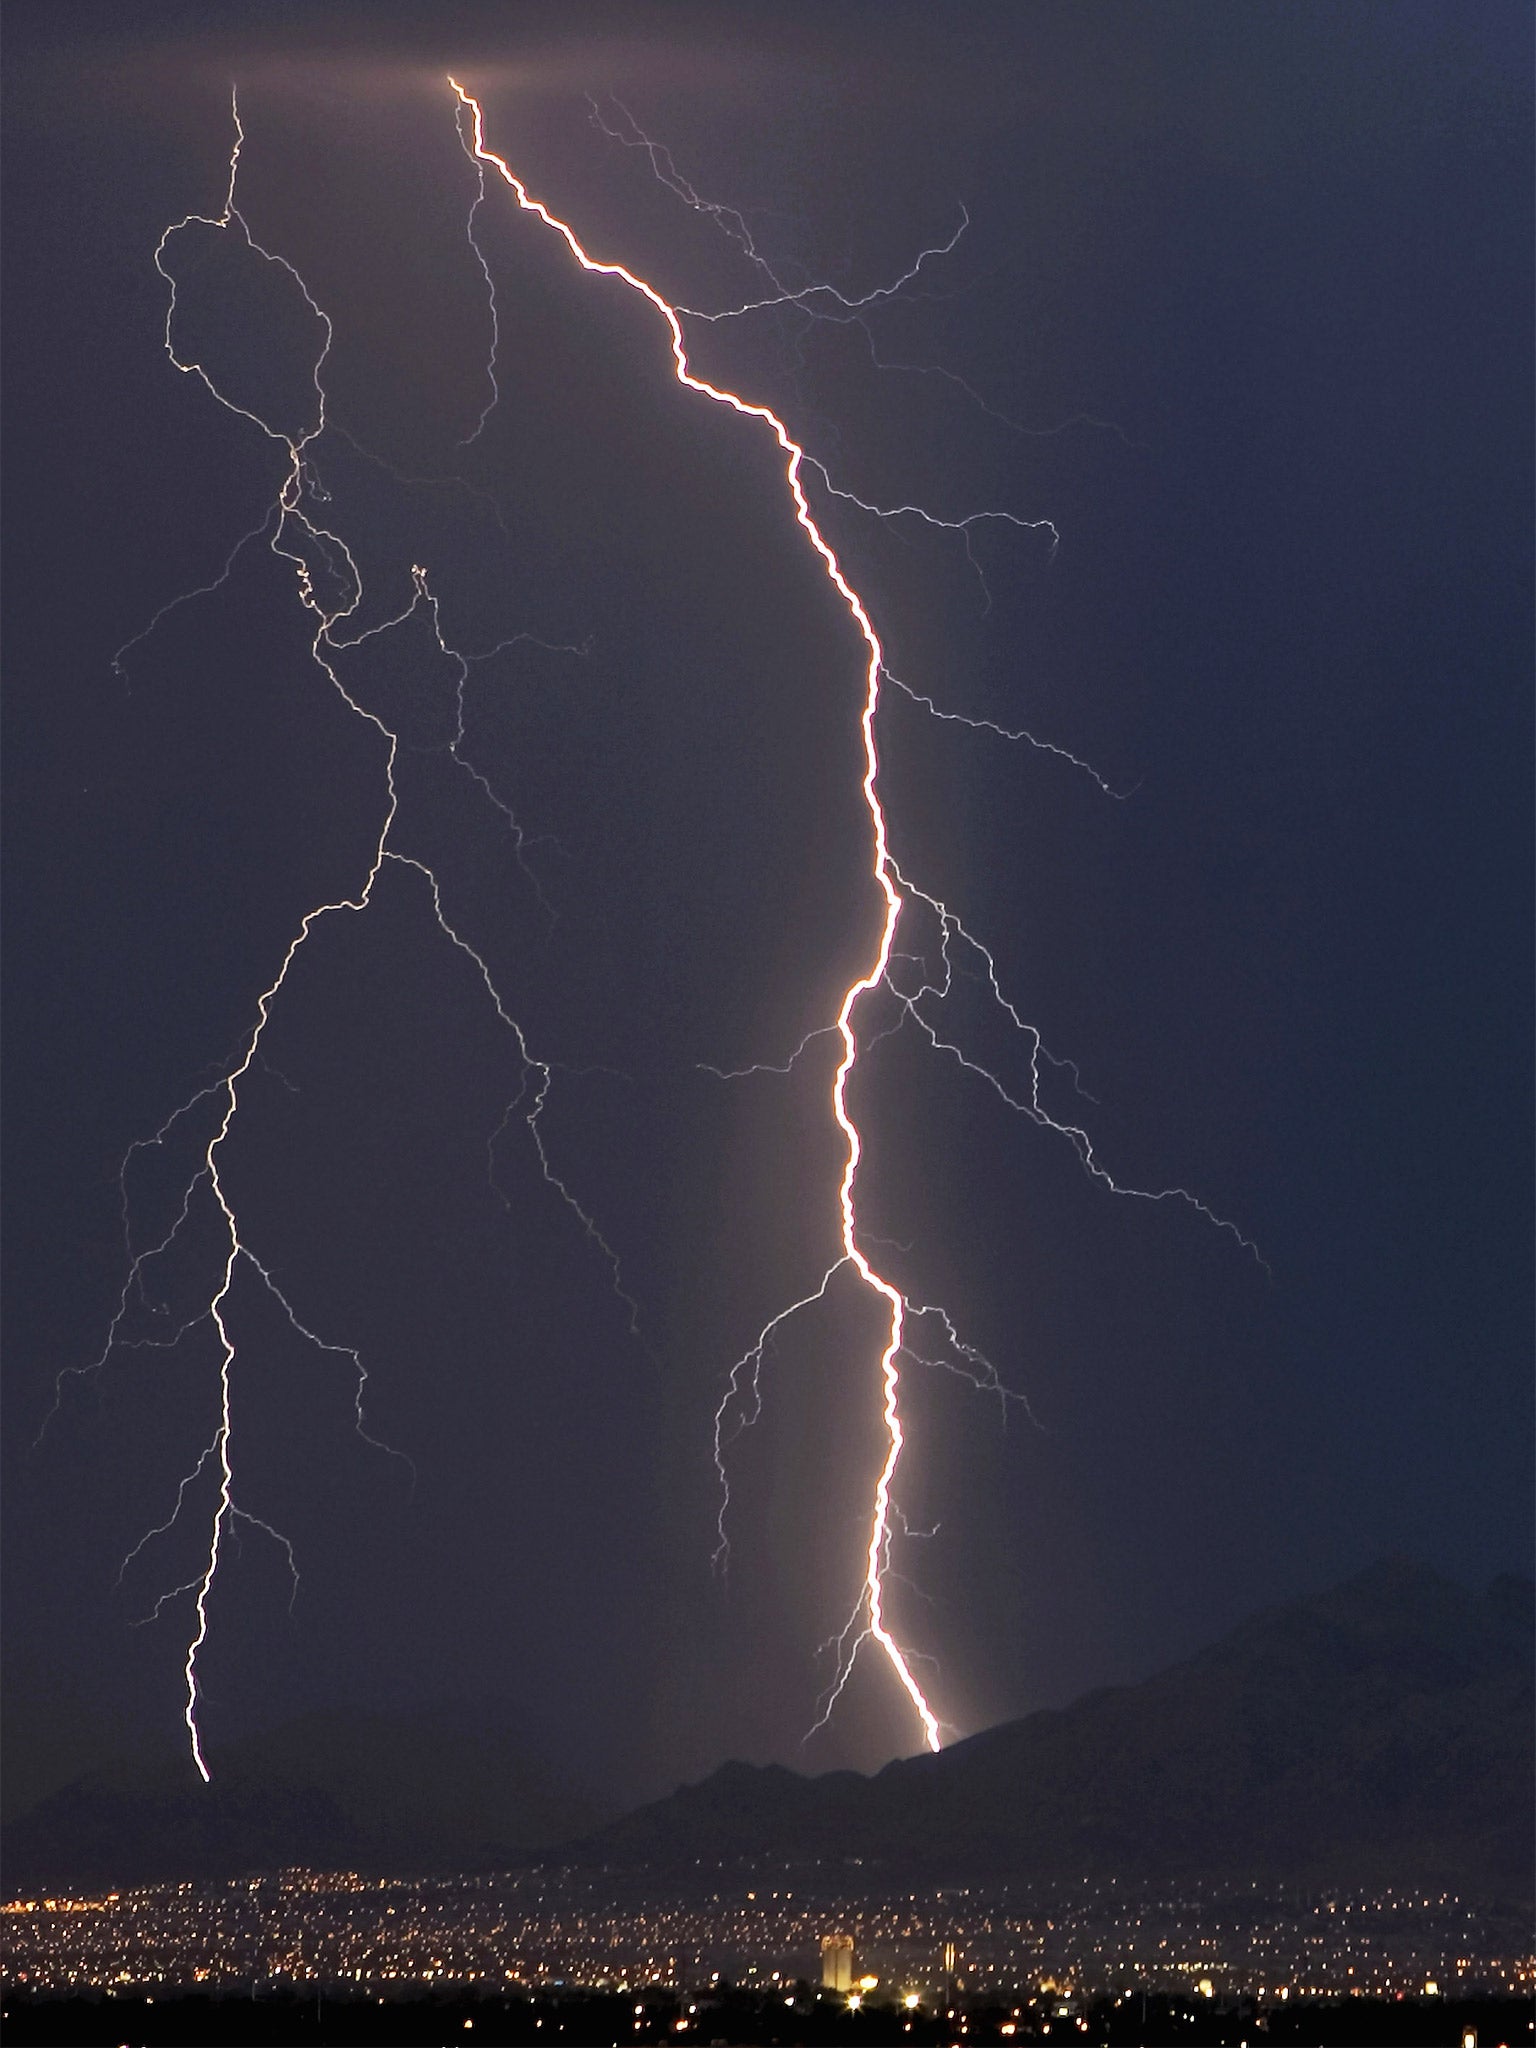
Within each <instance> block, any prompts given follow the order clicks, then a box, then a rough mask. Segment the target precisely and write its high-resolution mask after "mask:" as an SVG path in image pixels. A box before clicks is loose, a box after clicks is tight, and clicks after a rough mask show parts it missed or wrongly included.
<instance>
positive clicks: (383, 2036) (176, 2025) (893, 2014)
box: [5, 1986, 1532, 2048]
mask: <svg viewBox="0 0 1536 2048" xmlns="http://www.w3.org/2000/svg"><path fill="white" fill-rule="evenodd" d="M1468 2030H1471V2031H1472V2032H1473V2034H1474V2035H1475V2039H1476V2041H1477V2043H1478V2048H1517V2044H1519V2043H1522V2042H1527V2041H1529V2040H1530V2039H1531V2036H1532V2022H1531V2019H1530V2007H1529V2004H1528V2002H1526V2001H1522V2000H1515V1999H1507V1998H1505V1999H1495V1998H1484V1999H1465V2000H1440V1999H1422V2000H1400V2001H1390V2002H1384V2001H1380V2000H1372V1999H1352V2000H1348V2001H1342V2002H1340V2001H1334V2002H1328V2003H1301V2004H1297V2005H1294V2006H1292V2005H1289V2004H1287V2005H1284V2006H1281V2005H1271V2006H1267V2007H1266V2006H1257V2005H1255V2004H1253V2003H1252V2002H1249V2001H1245V2002H1243V2003H1240V2004H1223V2005H1220V2006H1217V2005H1213V2004H1212V2003H1211V2002H1210V2001H1202V2000H1200V1999H1198V1998H1197V1999H1194V2000H1189V1999H1183V1998H1173V1997H1166V1996H1156V1995H1154V1996H1147V1997H1137V1996H1130V1997H1119V1998H1103V1999H1099V2000H1097V2001H1095V2002H1094V2003H1092V2004H1084V2005H1079V2004H1077V2003H1076V2002H1075V2001H1073V2002H1071V2004H1070V2006H1068V2005H1067V2004H1064V2003H1063V2002H1061V2001H1058V2000H1036V2001H1034V2002H1032V2003H1029V2004H1023V2005H1017V2006H1003V2005H985V2006H967V2007H956V2006H951V2007H949V2008H945V2007H943V2006H939V2007H937V2008H935V2007H932V2006H930V2007H928V2008H926V2009H919V2010H917V2011H909V2010H907V2009H906V2008H905V2007H902V2006H898V2005H882V2004H880V2003H879V2002H877V2001H871V2002H870V2003H869V2004H868V2005H863V2006H860V2007H858V2008H856V2009H852V2010H850V2008H849V2005H848V2002H847V2001H846V2000H845V1999H842V1998H839V1997H832V1996H830V1995H827V1994H821V1993H817V1992H813V1991H811V1990H810V1989H809V1988H808V1987H805V1986H801V1987H799V1989H798V1991H797V1993H796V1994H795V1995H793V1996H792V1997H788V1998H785V1997H779V1996H777V1995H775V1996H774V1997H771V1998H770V1997H767V1996H764V1995H761V1994H755V1993H751V1992H739V1991H731V1990H721V1991H717V1992H715V1993H713V1994H711V1995H710V1996H708V1997H705V1998H701V1999H695V2000H692V2001H690V2000H689V1999H688V1998H687V1997H686V1996H683V1997H677V1998H666V1997H663V1998H657V1997H655V1996H654V1995H652V1996H648V1997H647V1998H646V1999H644V2000H643V2001H641V2002H639V2003H637V2002H636V2001H635V2000H634V1999H633V1998H631V1997H627V1996H626V1997H617V1996H613V1995H609V1996H600V1995H593V1994H591V1993H580V1994H574V1995H568V1996H563V1997H547V1998H537V1999H534V1998H530V1999H502V1998H493V1999H481V2000H473V2001H471V2000H465V1999H455V1998H446V1997H445V1998H435V1999H430V2000H426V1999H414V2000H399V2001H390V2002H389V2003H383V2002H380V2003H375V2002H374V2001H372V2000H370V1999H356V2000H350V2001H349V2000H346V1999H329V2000H327V1999H314V1998H298V1997H295V1996H291V1995H286V1994H285V1995H281V1996H278V1997H268V1996H263V1997H262V1998H261V1999H259V2000H256V1999H251V1998H244V1999H235V1998H224V1999H210V1998H203V1997H183V1998H174V1999H170V2000H161V2001H157V2002H151V2001H147V2000H145V1999H143V1998H141V1997H127V1996H124V1997H118V1998H100V1999H90V2000H87V1999H57V2000H38V2001H37V2002H35V2003H32V2002H27V2001H22V2000H16V1999H7V2000H6V2003H5V2034H6V2040H7V2042H8V2043H9V2044H12V2048H30V2044H32V2043H37V2044H44V2043H57V2044H65V2043H69V2044H78V2048H97V2044H101V2048H109V2044H118V2048H159V2044H162V2043H163V2044H165V2048H171V2044H177V2048H181V2044H187V2048H201V2044H205V2043H206V2044H211V2043H215V2042H218V2043H226V2042H228V2043H242V2044H249V2048H266V2044H272V2048H279V2044H284V2043H288V2042H294V2043H300V2042H314V2043H337V2044H341V2043H350V2042H358V2043H364V2042H367V2043H374V2042H377V2043H380V2044H393V2048H425V2044H427V2043H437V2042H444V2043H446V2042H451V2041H452V2042H457V2041H462V2040H463V2039H464V2037H465V2035H466V2034H469V2035H471V2037H472V2038H473V2039H474V2040H475V2041H476V2042H481V2043H484V2042H507V2043H511V2042H517V2043H524V2042H527V2043H547V2042H548V2041H550V2040H551V2039H557V2040H561V2041H564V2042H567V2043H570V2044H571V2048H581V2044H589V2043H590V2044H594V2048H596V2044H600V2043H614V2044H617V2043H620V2042H657V2041H690V2040H696V2041H700V2042H708V2043H713V2044H721V2043H724V2044H729V2048H736V2044H740V2048H747V2044H755V2043H758V2042H762V2043H775V2044H784V2048H789V2044H794V2043H806V2044H811V2043H823V2042H825V2043H829V2044H832V2043H846V2044H848V2048H874V2044H876V2043H888V2042H901V2043H911V2044H913V2048H921V2044H925V2043H934V2042H946V2043H948V2042H958V2041H964V2042H965V2043H966V2044H967V2048H969V2044H971V2043H973V2042H974V2043H992V2042H996V2043H999V2044H1001V2043H1003V2042H1012V2041H1062V2040H1065V2041H1079V2042H1083V2043H1102V2044H1106V2048H1107V2044H1116V2048H1118V2044H1122V2043H1124V2044H1126V2048H1130V2044H1138V2048H1164V2044H1168V2048H1172V2044H1174V2043H1179V2044H1184V2048H1217V2044H1220V2048H1239V2044H1246V2043H1250V2042H1251V2043H1254V2044H1258V2043H1261V2042H1269V2043H1274V2044H1277V2048H1278V2044H1282V2043H1283V2044H1286V2048H1377V2044H1379V2048H1442V2044H1446V2048H1460V2044H1462V2043H1463V2041H1464V2040H1465V2039H1466V2035H1467V2031H1468Z"/></svg>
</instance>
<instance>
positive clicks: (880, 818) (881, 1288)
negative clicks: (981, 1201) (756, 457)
mask: <svg viewBox="0 0 1536 2048" xmlns="http://www.w3.org/2000/svg"><path fill="white" fill-rule="evenodd" d="M449 82H450V84H451V85H452V86H453V89H454V91H455V93H457V95H458V97H459V103H460V105H461V106H463V107H465V108H466V109H467V110H468V112H469V114H470V116H471V119H472V122H473V127H474V153H475V157H476V159H477V160H478V161H479V162H480V163H483V164H489V165H491V166H492V167H493V168H494V169H495V170H496V171H497V172H499V173H500V175H501V176H502V177H503V178H504V179H505V180H506V182H507V184H508V185H509V186H510V188H511V190H512V192H513V194H514V195H515V196H516V199H517V203H518V205H519V206H520V207H521V208H522V209H523V211H524V212H525V213H532V214H536V215H537V216H538V218H539V219H540V220H542V221H543V222H544V223H545V225H546V226H547V227H551V228H553V229H554V231H555V232H556V234H558V235H559V236H561V238H562V239H563V240H564V242H565V244H566V246H567V247H568V248H569V250H570V252H571V254H572V255H573V256H574V257H575V259H576V261H577V262H578V263H579V264H580V265H581V267H582V269H583V270H586V271H591V272H593V273H594V274H595V275H597V276H599V277H614V278H617V279H618V280H619V281H620V283H622V284H625V285H627V286H628V287H629V289H630V290H631V291H633V292H638V293H639V294H640V296H641V297H642V298H643V299H646V300H648V301H649V302H650V304H651V305H653V306H654V307H655V308H656V311H657V312H658V313H659V314H660V315H661V317H662V319H663V320H664V321H665V322H666V324H667V331H668V333H669V334H670V336H671V340H672V361H673V366H674V368H675V371H676V374H677V381H678V382H679V384H682V385H685V386H686V387H687V389H688V390H690V391H696V392H698V393H699V395H700V397H702V398H707V399H710V400H711V401H712V402H713V403H714V404H716V405H724V406H728V407H729V408H730V410H731V411H732V412H736V413H740V414H741V415H742V417H743V418H745V419H754V420H760V421H761V422H762V423H763V425H764V426H765V427H766V428H767V429H768V431H769V432H770V433H771V434H772V435H773V437H774V439H775V440H776V441H777V442H778V444H779V446H780V448H781V449H782V450H783V451H784V455H785V458H786V459H785V465H784V477H785V481H786V482H787V484H788V485H789V489H790V495H791V496H792V498H793V500H794V506H795V517H796V518H797V519H798V520H799V522H800V525H801V526H802V527H803V528H804V530H805V533H806V536H807V538H808V539H809V540H810V543H811V545H812V547H813V548H814V549H815V550H816V553H817V554H818V556H819V557H820V558H821V561H822V564H823V566H824V567H825V569H826V573H827V576H828V579H829V580H830V581H831V583H832V585H833V586H834V588H835V589H836V591H837V593H838V595H839V596H840V597H841V598H842V600H843V602H844V604H846V605H847V607H848V611H849V614H850V616H851V617H852V619H853V621H854V624H855V625H856V626H857V627H858V629H859V632H860V634H861V635H862V636H863V639H864V644H865V646H866V648H867V649H868V650H869V662H868V667H867V670H866V676H865V691H864V710H863V715H862V718H861V721H860V723H861V726H862V729H863V735H864V777H863V790H864V800H865V802H866V804H867V805H868V807H869V816H870V824H871V826H872V828H873V832H874V869H873V872H874V879H875V881H876V882H877V884H878V885H879V888H880V893H881V895H882V896H883V897H884V899H885V916H884V920H883V922H882V924H881V927H880V942H879V945H878V947H877V949H876V952H875V957H874V960H873V961H872V962H871V964H870V966H869V968H868V969H867V970H866V972H865V973H864V974H863V975H861V976H860V978H859V979H858V980H857V981H855V982H854V983H853V984H852V986H851V987H850V988H849V989H848V990H847V992H846V994H845V995H844V997H843V1001H842V1007H841V1008H840V1010H839V1011H838V1016H837V1031H838V1033H839V1035H840V1037H841V1039H842V1043H843V1051H842V1058H841V1059H840V1060H839V1061H838V1066H837V1074H836V1077H835V1079H834V1080H833V1083H832V1113H833V1115H834V1116H835V1117H836V1119H837V1122H838V1125H839V1127H840V1129H841V1130H842V1133H843V1137H844V1139H845V1140H846V1142H847V1148H848V1150H847V1157H846V1160H845V1162H844V1166H843V1179H842V1186H841V1189H840V1190H839V1206H840V1209H841V1213H842V1240H843V1252H844V1256H845V1257H846V1258H847V1259H848V1260H849V1261H850V1262H851V1263H852V1264H853V1265H854V1266H855V1267H856V1268H857V1270H858V1273H859V1277H860V1279H861V1280H862V1281H863V1282H864V1284H865V1286H866V1287H868V1288H870V1289H871V1290H872V1291H873V1292H874V1293H875V1294H878V1295H879V1296H880V1297H881V1299H882V1300H883V1301H884V1303H885V1306H886V1311H887V1317H886V1336H885V1345H884V1349H883V1350H882V1352H881V1354H880V1377H881V1385H882V1406H881V1412H882V1417H883V1420H884V1424H885V1431H886V1453H885V1461H884V1463H883V1465H882V1466H881V1469H880V1476H879V1479H878V1481H877V1482H876V1486H875V1499H874V1508H873V1512H872V1515H871V1518H870V1530H869V1545H868V1549H867V1552H866V1559H865V1567H866V1568H865V1574H864V1588H865V1592H864V1601H865V1603H866V1605H865V1614H866V1616H867V1624H868V1630H869V1633H870V1635H872V1636H873V1637H874V1639H875V1641H876V1642H877V1643H879V1645H880V1647H881V1649H882V1650H884V1652H885V1654H886V1656H887V1658H888V1659H889V1660H890V1664H891V1668H892V1670H893V1671H894V1672H895V1674H896V1676H897V1678H898V1680H899V1681H900V1683H901V1686H902V1689H903V1690H904V1691H905V1693H906V1695H907V1697H908V1699H909V1700H910V1701H911V1702H912V1705H913V1707H914V1709H915V1710H916V1712H917V1716H918V1718H919V1720H920V1721H921V1722H922V1725H923V1735H924V1739H925V1740H926V1742H927V1744H928V1747H929V1748H930V1749H937V1748H938V1747H939V1723H938V1718H937V1716H936V1715H935V1714H934V1711H933V1709H932V1707H930V1706H929V1704H928V1701H927V1699H926V1698H925V1697H924V1694H923V1689H922V1687H921V1686H920V1685H919V1684H918V1682H917V1680H916V1678H915V1677H914V1676H913V1674H912V1668H911V1665H910V1664H909V1662H908V1660H907V1657H906V1654H905V1653H904V1651H903V1650H902V1648H901V1645H900V1644H899V1643H898V1642H897V1641H896V1638H895V1637H894V1636H893V1635H892V1634H891V1632H890V1629H889V1628H888V1626H887V1625H886V1618H885V1603H884V1589H883V1563H884V1552H885V1545H886V1532H887V1527H888V1523H889V1517H890V1505H891V1483H892V1481H893V1479H894V1478H895V1476H896V1467H897V1465H898V1464H899V1462H900V1460H901V1449H902V1430H901V1417H900V1413H899V1411H898V1406H897V1394H898V1391H899V1386H900V1380H899V1375H898V1373H897V1370H896V1358H897V1354H898V1353H899V1352H900V1350H901V1348H902V1313H903V1309H904V1306H905V1304H904V1302H903V1299H902V1295H901V1292H900V1290H899V1289H898V1288H896V1287H893V1286H892V1285H891V1283H890V1281H889V1280H887V1279H885V1278H884V1277H883V1276H882V1275H881V1274H880V1273H877V1272H876V1270H875V1268H874V1267H873V1266H872V1265H871V1264H870V1263H869V1260H868V1259H867V1258H866V1257H865V1255H864V1253H863V1251H862V1250H861V1249H860V1247H859V1241H858V1230H857V1224H856V1222H855V1216H854V1199H853V1198H854V1184H855V1182H856V1180H857V1178H858V1171H859V1156H860V1150H861V1146H860V1141H859V1132H858V1126H857V1125H856V1124H855V1123H854V1121H853V1118H852V1117H851V1116H850V1115H849V1113H848V1100H847V1096H848V1079H849V1076H850V1075H851V1074H852V1072H853V1068H854V1063H855V1061H856V1060H857V1058H858V1044H857V1041H856V1040H855V1038H854V1035H853V1013H854V1010H855V1009H856V1007H857V1006H858V1001H859V998H860V997H861V996H865V995H868V994H869V993H870V991H871V990H872V989H875V988H878V987H879V986H880V984H881V983H882V982H883V981H884V980H885V974H886V969H887V967H888V966H889V965H890V958H891V947H892V943H893V942H894V940H895V937H896V925H897V921H898V919H899V918H900V916H901V902H902V899H901V896H900V894H899V892H898V890H897V888H896V883H895V880H894V871H893V869H892V866H891V861H890V854H889V848H888V844H887V838H886V826H885V812H884V811H883V810H882V809H881V805H880V796H879V791H878V789H877V786H876V785H877V778H878V775H879V767H880V763H879V757H878V755H877V754H876V751H875V711H876V709H877V707H878V705H879V702H880V677H881V673H882V671H883V668H884V656H883V654H882V652H881V647H880V641H879V638H878V636H877V635H876V632H875V629H874V625H873V624H872V622H871V620H870V616H869V614H868V612H867V611H866V610H865V609H864V604H863V600H862V599H861V598H860V597H859V594H858V592H857V591H856V590H855V589H854V588H853V586H852V584H850V583H849V581H848V579H847V577H846V576H845V575H844V574H843V571H842V568H841V566H840V564H839V562H838V559H837V556H836V555H835V554H834V553H833V551H832V549H831V547H830V545H829V544H828V542H827V540H826V538H825V536H824V535H823V533H822V531H821V528H820V527H819V526H818V525H817V524H816V521H815V519H814V518H813V516H812V514H811V508H810V504H809V502H808V500H807V498H806V495H805V488H804V486H803V484H802V483H801V481H800V470H801V466H802V464H803V463H804V462H805V460H806V452H805V450H804V449H803V448H802V447H801V446H800V444H799V442H798V441H796V440H795V439H794V437H793V436H792V435H791V433H790V431H789V429H788V427H786V426H785V424H784V422H783V420H781V419H780V418H779V416H778V414H777V413H775V412H773V411H771V410H770V409H769V408H768V407H767V406H765V405H755V404H753V403H751V401H749V400H747V399H745V398H741V397H739V396H738V395H737V394H736V393H735V392H734V391H722V390H721V389H720V388H719V387H718V386H716V385H714V384H711V383H708V382H707V381H706V380H705V379H704V378H702V377H696V376H695V375H694V374H693V372H692V371H691V370H690V369H689V367H688V354H687V350H686V348H685V346H684V343H683V329H682V324H681V322H680V321H679V319H678V316H677V313H676V311H675V310H674V309H673V308H672V307H671V306H670V305H668V303H667V301H666V300H665V299H664V298H663V297H662V296H661V294H660V292H658V291H657V290H656V289H655V287H654V286H652V285H649V284H647V283H645V281H644V280H643V279H642V278H638V277H636V276H635V274H634V272H633V271H631V270H626V269H625V267H624V266H623V264H621V263H601V262H598V261H597V260H596V259H595V258H594V257H591V256H589V255H588V254H587V252H586V250H585V249H584V248H583V247H582V245H581V243H580V242H579V241H578V240H577V238H576V235H575V232H574V230H573V229H571V228H570V227H568V226H567V225H566V223H565V222H564V221H562V220H558V219H557V218H556V217H555V215H554V214H552V213H551V212H550V211H549V209H548V207H546V206H545V205H544V204H543V203H542V201H540V200H538V199H535V198H534V197H533V196H532V195H531V194H530V193H529V191H528V188H527V187H526V186H525V185H524V184H523V182H522V180H521V179H520V178H518V177H517V176H516V175H515V173H514V172H513V171H512V169H511V167H510V166H509V165H508V164H507V162H506V160H505V158H503V157H500V156H498V155H497V154H496V152H495V151H494V150H491V149H487V147H486V144H485V117H484V114H483V112H482V110H481V106H480V102H479V101H478V100H477V99H476V98H475V97H474V95H473V94H472V93H468V92H466V91H465V89H464V87H463V86H462V85H460V84H459V82H458V80H457V79H451V80H450V81H449Z"/></svg>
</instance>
